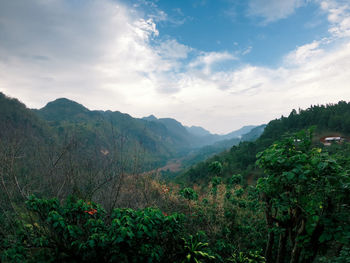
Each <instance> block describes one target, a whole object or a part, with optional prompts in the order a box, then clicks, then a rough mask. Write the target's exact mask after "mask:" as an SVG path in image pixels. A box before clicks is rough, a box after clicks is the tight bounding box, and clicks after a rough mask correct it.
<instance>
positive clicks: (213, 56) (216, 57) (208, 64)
mask: <svg viewBox="0 0 350 263" xmlns="http://www.w3.org/2000/svg"><path fill="white" fill-rule="evenodd" d="M236 59H237V57H236V56H234V55H233V54H231V53H229V52H202V53H201V54H200V55H199V56H198V57H197V58H195V60H193V61H192V62H191V63H190V64H189V68H191V69H192V68H197V69H200V70H201V71H202V72H203V73H204V74H206V75H208V74H210V73H211V68H212V66H213V65H214V64H215V63H219V62H223V61H228V60H236Z"/></svg>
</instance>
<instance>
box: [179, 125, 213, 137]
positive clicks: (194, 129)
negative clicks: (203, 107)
mask: <svg viewBox="0 0 350 263" xmlns="http://www.w3.org/2000/svg"><path fill="white" fill-rule="evenodd" d="M185 128H186V129H187V131H188V132H189V133H191V134H193V135H196V136H207V135H210V134H211V133H210V132H209V131H208V130H206V129H204V128H202V127H200V126H191V127H188V126H185Z"/></svg>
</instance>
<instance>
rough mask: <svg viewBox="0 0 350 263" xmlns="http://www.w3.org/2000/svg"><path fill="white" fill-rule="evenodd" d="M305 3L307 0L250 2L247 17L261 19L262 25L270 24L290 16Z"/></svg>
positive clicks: (261, 0) (254, 0) (251, 0)
mask: <svg viewBox="0 0 350 263" xmlns="http://www.w3.org/2000/svg"><path fill="white" fill-rule="evenodd" d="M306 2H307V0H250V1H249V9H248V15H249V16H257V17H261V18H263V19H264V23H270V22H274V21H277V20H280V19H283V18H286V17H288V16H290V15H291V14H293V13H294V11H295V9H297V8H299V7H301V6H303V5H304V4H305V3H306Z"/></svg>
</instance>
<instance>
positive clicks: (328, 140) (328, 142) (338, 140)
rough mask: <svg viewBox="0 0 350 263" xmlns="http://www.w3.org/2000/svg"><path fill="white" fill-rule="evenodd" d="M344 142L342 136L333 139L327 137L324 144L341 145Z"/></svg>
mask: <svg viewBox="0 0 350 263" xmlns="http://www.w3.org/2000/svg"><path fill="white" fill-rule="evenodd" d="M342 141H344V138H342V137H340V136H332V137H326V138H324V139H323V144H324V145H326V146H329V145H331V144H332V143H341V142H342Z"/></svg>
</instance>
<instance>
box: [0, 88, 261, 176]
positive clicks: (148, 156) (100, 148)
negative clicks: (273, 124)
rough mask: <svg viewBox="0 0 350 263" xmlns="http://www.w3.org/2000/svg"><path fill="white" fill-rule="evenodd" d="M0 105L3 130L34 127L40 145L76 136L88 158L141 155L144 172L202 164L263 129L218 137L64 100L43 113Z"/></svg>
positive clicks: (0, 100)
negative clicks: (174, 163)
mask: <svg viewBox="0 0 350 263" xmlns="http://www.w3.org/2000/svg"><path fill="white" fill-rule="evenodd" d="M0 105H1V107H0V112H1V116H2V118H1V119H0V122H2V124H1V123H0V124H1V126H2V127H6V129H5V130H8V127H7V126H8V125H9V124H11V126H12V130H13V131H15V130H17V129H19V128H18V127H22V128H21V129H22V131H23V132H25V131H24V130H23V127H27V129H28V127H30V130H31V131H30V132H25V133H27V134H32V135H33V136H34V137H36V138H37V140H38V141H42V142H43V141H44V139H45V140H47V141H51V142H52V143H55V144H59V145H62V147H64V144H67V143H68V142H69V141H71V140H72V138H74V140H76V141H77V143H78V145H79V147H81V149H83V150H82V154H86V155H90V154H96V152H100V154H102V155H103V153H112V152H113V151H115V152H116V151H118V152H119V154H123V155H124V156H125V157H131V156H134V155H135V154H136V153H137V154H138V155H140V154H141V153H142V156H143V157H142V159H143V160H142V166H143V168H142V170H149V169H153V168H156V167H160V166H163V165H165V164H166V163H167V162H168V161H169V160H173V159H174V158H175V159H179V158H185V157H186V156H188V155H190V156H192V157H191V158H194V160H196V161H198V160H203V158H207V157H209V156H211V155H212V154H215V153H218V152H220V151H222V150H224V149H228V148H230V147H231V146H233V145H237V144H238V143H239V142H240V141H242V140H255V139H256V138H258V137H259V136H260V135H261V133H262V132H263V129H264V127H265V126H258V127H257V126H245V127H243V128H241V129H239V130H237V131H233V132H231V133H229V134H226V135H218V134H212V133H210V132H209V131H207V130H205V129H204V128H202V127H195V126H192V127H186V126H184V125H182V124H181V123H180V122H178V121H177V120H175V119H172V118H156V117H155V116H153V115H151V116H148V117H144V118H133V117H132V116H130V115H129V114H125V113H121V112H119V111H97V110H89V109H88V108H86V107H84V106H83V105H81V104H79V103H77V102H75V101H72V100H69V99H66V98H60V99H57V100H54V101H52V102H49V103H47V105H46V106H45V107H43V108H41V109H28V108H26V106H25V105H24V104H22V103H20V102H19V101H18V100H16V99H11V98H9V97H7V96H6V95H4V94H2V93H0ZM12 133H13V132H12ZM36 134H41V135H40V136H39V135H36ZM45 143H46V144H47V142H45ZM45 143H42V145H43V144H45ZM112 148H114V149H112ZM203 152H205V154H203ZM190 163H192V162H190Z"/></svg>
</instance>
